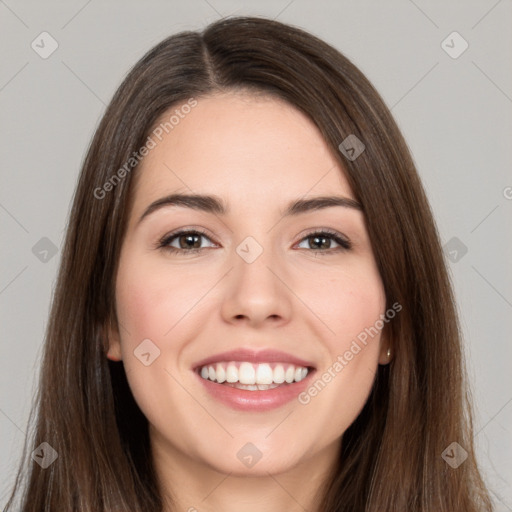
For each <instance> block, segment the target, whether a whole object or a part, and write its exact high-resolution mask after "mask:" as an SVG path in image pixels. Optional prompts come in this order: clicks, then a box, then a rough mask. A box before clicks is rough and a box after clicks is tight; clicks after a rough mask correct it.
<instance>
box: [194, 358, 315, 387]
mask: <svg viewBox="0 0 512 512" xmlns="http://www.w3.org/2000/svg"><path fill="white" fill-rule="evenodd" d="M312 370H313V368H312V367H309V366H298V365H294V364H290V363H279V362H272V363H250V362H246V361H225V362H218V363H214V364H209V365H205V366H201V367H198V368H197V369H196V371H197V373H198V374H199V375H200V376H201V377H202V378H203V379H205V380H208V381H210V382H214V383H216V384H219V385H222V386H228V387H232V388H236V389H243V390H247V391H267V390H269V389H275V388H278V387H283V386H289V385H290V384H293V383H296V382H300V381H301V380H303V379H305V378H306V377H307V375H308V374H309V373H310V372H311V371H312Z"/></svg>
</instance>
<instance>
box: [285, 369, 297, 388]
mask: <svg viewBox="0 0 512 512" xmlns="http://www.w3.org/2000/svg"><path fill="white" fill-rule="evenodd" d="M294 379H295V366H288V369H287V370H286V373H285V377H284V380H285V381H286V382H288V384H290V383H292V382H293V380H294Z"/></svg>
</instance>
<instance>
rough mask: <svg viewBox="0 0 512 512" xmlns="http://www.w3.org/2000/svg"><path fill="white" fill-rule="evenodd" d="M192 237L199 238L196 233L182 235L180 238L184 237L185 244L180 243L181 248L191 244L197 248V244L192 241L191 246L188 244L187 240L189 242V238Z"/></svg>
mask: <svg viewBox="0 0 512 512" xmlns="http://www.w3.org/2000/svg"><path fill="white" fill-rule="evenodd" d="M193 238H196V239H199V236H198V235H182V236H181V240H183V239H185V240H186V242H185V244H181V243H180V245H181V248H182V249H190V248H191V247H192V246H193V248H197V244H194V242H192V246H191V245H189V244H188V242H190V241H191V239H193ZM199 245H201V244H200V243H199Z"/></svg>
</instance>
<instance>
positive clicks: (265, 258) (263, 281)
mask: <svg viewBox="0 0 512 512" xmlns="http://www.w3.org/2000/svg"><path fill="white" fill-rule="evenodd" d="M249 261H250V260H249ZM223 281H224V287H225V289H224V290H223V293H224V298H223V302H222V307H221V314H222V317H223V318H224V320H225V321H226V322H229V323H233V324H241V323H245V324H246V325H247V326H250V327H261V326H264V324H265V323H268V324H271V325H272V326H274V327H276V326H281V325H285V324H286V323H287V322H289V320H290V316H291V311H292V302H291V301H292V296H293V293H292V291H291V290H290V288H289V287H288V286H287V278H286V271H285V270H284V268H283V265H282V264H280V262H279V261H278V260H277V258H276V257H275V256H274V255H273V254H272V252H271V251H270V250H266V249H264V250H263V252H262V253H261V254H260V255H259V256H258V257H257V258H256V259H255V260H254V261H252V262H251V263H249V262H248V261H246V260H245V259H244V258H243V257H241V256H240V255H239V254H238V253H237V252H234V253H233V268H232V270H231V271H230V272H229V273H228V275H227V276H226V277H225V279H224V280H223ZM288 281H289V279H288Z"/></svg>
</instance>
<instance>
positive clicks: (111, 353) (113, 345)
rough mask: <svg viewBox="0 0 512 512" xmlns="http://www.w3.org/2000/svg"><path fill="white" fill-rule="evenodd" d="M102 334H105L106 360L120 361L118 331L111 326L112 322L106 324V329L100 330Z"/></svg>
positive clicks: (115, 327)
mask: <svg viewBox="0 0 512 512" xmlns="http://www.w3.org/2000/svg"><path fill="white" fill-rule="evenodd" d="M102 331H103V332H106V342H107V343H106V345H107V347H108V349H107V354H106V355H107V358H108V359H110V360H111V361H116V362H117V361H121V360H122V359H123V357H122V353H121V341H120V337H119V329H118V328H117V325H116V326H113V325H112V322H109V323H108V327H107V328H106V329H102Z"/></svg>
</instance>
